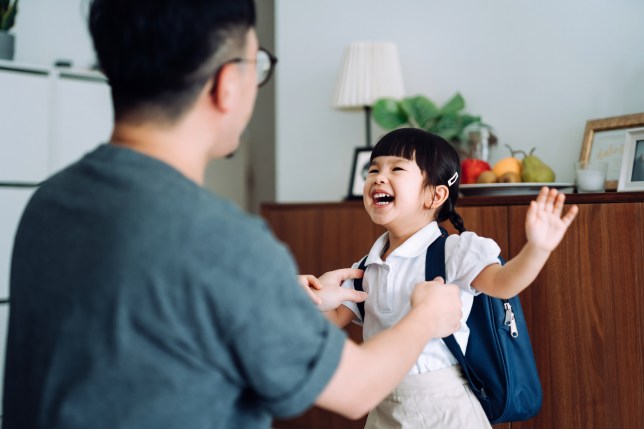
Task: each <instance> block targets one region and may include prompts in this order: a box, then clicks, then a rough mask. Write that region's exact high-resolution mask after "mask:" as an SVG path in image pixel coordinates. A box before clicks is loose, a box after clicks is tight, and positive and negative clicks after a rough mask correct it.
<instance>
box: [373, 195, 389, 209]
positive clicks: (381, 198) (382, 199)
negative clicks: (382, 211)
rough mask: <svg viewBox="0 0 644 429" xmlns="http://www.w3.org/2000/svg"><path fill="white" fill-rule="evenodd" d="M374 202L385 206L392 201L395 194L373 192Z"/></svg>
mask: <svg viewBox="0 0 644 429" xmlns="http://www.w3.org/2000/svg"><path fill="white" fill-rule="evenodd" d="M372 198H373V201H374V203H375V204H376V205H377V206H385V205H387V204H389V203H390V202H392V201H393V200H394V196H393V195H389V194H385V193H377V194H373V196H372Z"/></svg>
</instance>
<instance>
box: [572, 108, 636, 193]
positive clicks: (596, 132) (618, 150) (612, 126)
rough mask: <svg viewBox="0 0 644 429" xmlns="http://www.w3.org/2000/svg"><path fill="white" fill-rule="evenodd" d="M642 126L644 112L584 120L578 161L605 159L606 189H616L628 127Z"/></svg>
mask: <svg viewBox="0 0 644 429" xmlns="http://www.w3.org/2000/svg"><path fill="white" fill-rule="evenodd" d="M642 126H644V113H635V114H632V115H623V116H613V117H610V118H603V119H593V120H589V121H587V122H586V129H585V131H584V140H583V142H582V145H581V153H580V154H579V161H580V162H584V161H606V162H608V171H607V172H606V185H605V188H606V190H609V191H614V190H616V189H617V184H618V183H617V182H618V179H619V177H620V171H621V167H622V158H623V153H624V141H625V139H626V132H627V131H628V130H629V129H630V128H637V127H642Z"/></svg>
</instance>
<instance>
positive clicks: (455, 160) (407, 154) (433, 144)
mask: <svg viewBox="0 0 644 429" xmlns="http://www.w3.org/2000/svg"><path fill="white" fill-rule="evenodd" d="M379 156H397V157H401V158H405V159H408V160H410V161H411V160H413V161H415V162H416V164H417V165H418V167H419V168H420V171H421V172H422V173H423V175H424V176H425V183H424V184H425V186H427V187H429V186H439V185H445V186H447V188H448V189H449V197H448V198H447V201H445V203H444V204H443V206H442V207H441V209H440V210H439V212H438V215H437V219H436V221H438V222H443V221H445V220H448V219H449V220H450V222H452V224H453V225H454V227H455V228H456V229H457V230H458V231H459V232H463V231H465V227H464V225H463V219H462V218H461V216H460V215H459V214H458V213H457V212H456V202H457V201H458V188H459V184H460V182H461V180H460V178H461V164H460V159H459V156H458V152H457V151H456V149H455V148H454V146H452V145H451V144H450V143H448V142H447V141H446V140H445V139H443V138H442V137H440V136H437V135H435V134H432V133H430V132H427V131H425V130H421V129H419V128H399V129H396V130H393V131H390V132H389V133H387V134H385V135H384V136H383V137H382V138H381V139H380V140H379V141H378V143H377V144H376V146H375V147H374V148H373V151H372V152H371V161H373V160H374V158H376V157H379Z"/></svg>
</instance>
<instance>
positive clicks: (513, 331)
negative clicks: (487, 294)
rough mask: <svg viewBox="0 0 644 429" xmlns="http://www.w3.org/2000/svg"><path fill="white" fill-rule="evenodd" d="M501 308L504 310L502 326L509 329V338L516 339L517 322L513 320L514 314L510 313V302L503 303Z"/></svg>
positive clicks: (517, 334) (517, 332) (517, 333)
mask: <svg viewBox="0 0 644 429" xmlns="http://www.w3.org/2000/svg"><path fill="white" fill-rule="evenodd" d="M503 308H504V309H505V319H504V320H503V324H504V325H505V326H509V327H510V336H512V338H517V337H518V336H519V331H518V330H517V322H516V321H515V320H514V313H513V312H512V305H511V304H510V301H508V300H504V301H503Z"/></svg>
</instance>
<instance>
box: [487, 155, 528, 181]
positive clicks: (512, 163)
mask: <svg viewBox="0 0 644 429" xmlns="http://www.w3.org/2000/svg"><path fill="white" fill-rule="evenodd" d="M492 171H494V174H496V176H497V177H501V176H503V175H504V174H505V173H515V174H517V175H519V176H520V175H521V161H520V160H518V159H517V158H515V157H513V156H508V157H507V158H503V159H502V160H500V161H498V162H497V163H496V164H494V167H492Z"/></svg>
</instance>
